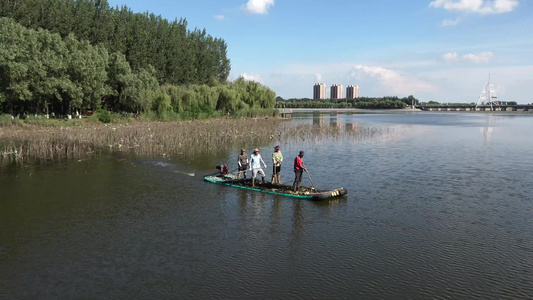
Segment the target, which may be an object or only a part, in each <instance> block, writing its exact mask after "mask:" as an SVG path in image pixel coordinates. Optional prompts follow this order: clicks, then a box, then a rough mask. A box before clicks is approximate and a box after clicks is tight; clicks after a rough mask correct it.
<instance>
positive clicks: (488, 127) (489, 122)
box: [479, 115, 497, 142]
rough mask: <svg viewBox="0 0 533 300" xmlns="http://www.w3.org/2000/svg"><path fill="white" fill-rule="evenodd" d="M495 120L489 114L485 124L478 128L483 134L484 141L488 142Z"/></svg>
mask: <svg viewBox="0 0 533 300" xmlns="http://www.w3.org/2000/svg"><path fill="white" fill-rule="evenodd" d="M496 121H497V118H495V117H493V116H492V115H490V116H489V118H488V119H487V124H486V125H485V126H483V127H480V128H479V130H480V132H481V135H482V136H483V141H484V142H490V136H491V135H492V133H493V132H494V123H496Z"/></svg>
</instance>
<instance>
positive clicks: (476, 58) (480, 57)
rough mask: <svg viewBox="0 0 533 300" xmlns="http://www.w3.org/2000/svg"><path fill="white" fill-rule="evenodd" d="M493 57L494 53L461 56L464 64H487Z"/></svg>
mask: <svg viewBox="0 0 533 300" xmlns="http://www.w3.org/2000/svg"><path fill="white" fill-rule="evenodd" d="M493 56H494V53H492V52H481V53H478V54H472V53H469V54H465V55H463V57H462V59H463V61H466V62H473V63H477V64H480V63H488V62H489V61H490V60H491V59H492V57H493Z"/></svg>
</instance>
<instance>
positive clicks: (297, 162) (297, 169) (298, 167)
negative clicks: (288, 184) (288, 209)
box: [292, 150, 307, 192]
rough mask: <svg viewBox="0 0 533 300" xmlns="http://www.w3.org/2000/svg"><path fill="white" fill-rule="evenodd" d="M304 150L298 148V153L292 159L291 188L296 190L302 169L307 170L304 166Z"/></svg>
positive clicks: (300, 179)
mask: <svg viewBox="0 0 533 300" xmlns="http://www.w3.org/2000/svg"><path fill="white" fill-rule="evenodd" d="M304 154H305V152H304V151H303V150H300V153H299V154H298V156H296V158H295V159H294V183H293V184H292V189H293V190H294V191H295V192H296V191H298V189H299V188H300V183H301V182H302V175H303V173H304V171H306V172H307V169H306V168H305V167H304V161H303V160H302V158H303V157H304Z"/></svg>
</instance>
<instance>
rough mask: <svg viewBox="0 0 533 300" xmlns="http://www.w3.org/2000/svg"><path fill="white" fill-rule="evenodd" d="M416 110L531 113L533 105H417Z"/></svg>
mask: <svg viewBox="0 0 533 300" xmlns="http://www.w3.org/2000/svg"><path fill="white" fill-rule="evenodd" d="M415 107H416V108H418V109H420V110H427V111H529V110H532V111H533V105H529V104H522V105H521V104H519V105H497V106H495V105H492V106H490V105H478V106H476V105H438V106H433V105H431V106H424V105H417V106H415Z"/></svg>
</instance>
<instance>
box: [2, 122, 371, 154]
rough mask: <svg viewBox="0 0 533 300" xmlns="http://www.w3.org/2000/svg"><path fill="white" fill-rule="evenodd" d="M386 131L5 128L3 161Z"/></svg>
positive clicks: (189, 150) (232, 125)
mask: <svg viewBox="0 0 533 300" xmlns="http://www.w3.org/2000/svg"><path fill="white" fill-rule="evenodd" d="M380 132H381V131H380V130H379V129H377V128H372V127H362V126H357V124H355V125H352V126H351V127H350V128H340V127H338V126H318V125H295V124H294V123H293V122H291V121H288V120H284V119H279V118H264V119H224V118H220V119H211V120H194V121H180V122H168V123H165V122H154V121H152V122H147V121H144V122H141V121H135V122H129V123H120V124H112V125H105V124H100V123H90V122H88V123H85V124H84V126H82V127H80V126H69V127H43V126H27V127H17V126H11V127H10V126H7V127H6V126H4V127H0V161H2V162H4V163H6V162H13V161H43V160H57V159H64V158H66V159H83V158H86V157H88V156H90V155H93V154H94V153H95V152H102V151H124V152H133V153H135V154H138V155H142V156H160V155H182V156H192V155H197V154H198V153H212V152H216V151H219V150H220V149H225V148H229V147H243V146H246V145H265V144H268V143H269V142H272V141H276V142H280V143H284V144H285V143H295V142H306V141H319V140H322V141H324V140H331V139H333V140H335V139H346V138H352V139H355V140H357V139H360V138H369V137H372V136H374V135H375V134H379V133H380Z"/></svg>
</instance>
